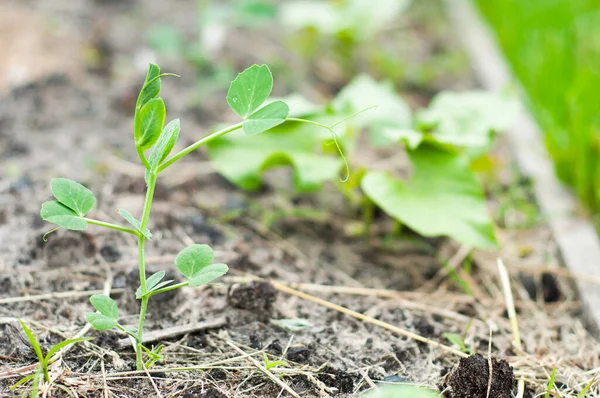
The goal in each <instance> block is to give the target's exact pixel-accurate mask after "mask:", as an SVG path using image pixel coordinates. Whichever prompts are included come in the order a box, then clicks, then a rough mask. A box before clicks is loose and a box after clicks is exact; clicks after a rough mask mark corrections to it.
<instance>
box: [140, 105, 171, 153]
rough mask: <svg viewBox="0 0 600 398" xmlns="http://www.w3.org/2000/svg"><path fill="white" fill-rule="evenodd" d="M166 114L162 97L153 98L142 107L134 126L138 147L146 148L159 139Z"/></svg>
mask: <svg viewBox="0 0 600 398" xmlns="http://www.w3.org/2000/svg"><path fill="white" fill-rule="evenodd" d="M166 115H167V109H166V108H165V102H164V101H163V99H162V98H153V99H151V100H149V101H148V102H147V103H146V104H145V105H144V106H143V107H142V109H140V111H139V112H138V113H137V114H136V116H135V121H134V127H133V128H134V135H135V145H136V146H137V147H139V148H141V149H143V150H146V149H148V148H150V147H151V146H152V145H154V144H155V143H156V141H158V138H159V137H160V133H161V132H162V129H163V125H164V124H165V117H166Z"/></svg>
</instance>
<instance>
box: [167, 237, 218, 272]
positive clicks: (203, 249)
mask: <svg viewBox="0 0 600 398" xmlns="http://www.w3.org/2000/svg"><path fill="white" fill-rule="evenodd" d="M213 258H214V254H213V250H212V249H211V248H210V246H208V245H198V244H195V245H191V246H188V247H186V248H185V249H183V250H182V251H180V252H179V254H178V255H177V257H175V266H176V267H177V269H178V270H179V272H181V273H182V274H183V276H185V277H186V278H187V279H192V278H193V277H195V276H196V275H197V274H198V273H199V272H200V271H202V269H203V268H205V267H207V266H209V265H210V263H211V262H212V260H213Z"/></svg>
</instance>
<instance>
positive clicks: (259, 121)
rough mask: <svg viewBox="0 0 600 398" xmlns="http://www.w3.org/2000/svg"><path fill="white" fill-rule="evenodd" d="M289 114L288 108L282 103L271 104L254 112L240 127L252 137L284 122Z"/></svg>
mask: <svg viewBox="0 0 600 398" xmlns="http://www.w3.org/2000/svg"><path fill="white" fill-rule="evenodd" d="M289 112H290V108H288V106H287V105H286V104H285V102H283V101H275V102H271V103H270V104H269V105H266V106H264V107H262V108H260V109H259V110H257V111H256V112H254V113H253V114H252V115H250V117H248V119H246V121H244V124H243V125H242V127H243V128H244V132H245V133H246V134H248V135H254V134H258V133H262V132H263V131H267V130H269V129H271V128H273V127H275V126H278V125H280V124H281V123H283V122H285V118H286V117H287V115H288V113H289Z"/></svg>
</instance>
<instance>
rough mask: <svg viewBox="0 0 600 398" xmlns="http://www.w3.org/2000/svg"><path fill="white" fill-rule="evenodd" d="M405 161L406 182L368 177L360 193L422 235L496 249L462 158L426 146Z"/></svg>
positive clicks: (482, 202)
mask: <svg viewBox="0 0 600 398" xmlns="http://www.w3.org/2000/svg"><path fill="white" fill-rule="evenodd" d="M409 157H410V159H411V161H412V165H413V175H412V178H411V179H410V181H408V182H403V181H400V180H398V179H396V178H394V177H392V176H390V175H388V174H386V173H383V172H378V171H371V172H368V173H367V174H366V175H365V177H364V178H363V180H362V183H361V187H362V189H363V191H364V193H365V194H366V195H367V196H368V197H369V198H370V199H371V200H372V201H373V202H375V203H376V204H377V205H378V206H379V207H381V209H383V211H385V212H386V213H387V214H389V215H390V216H392V217H394V218H396V219H397V220H399V221H400V222H402V223H404V224H406V225H407V226H409V227H410V228H412V229H413V230H415V231H416V232H418V233H420V234H421V235H424V236H441V235H445V236H450V237H452V238H454V239H456V240H457V241H459V242H461V243H464V244H467V245H471V246H473V247H476V248H481V249H492V248H496V247H497V242H496V238H495V235H494V226H493V223H492V220H491V218H490V216H489V214H488V211H487V208H486V202H485V197H484V194H483V189H482V188H481V185H480V183H479V181H478V180H477V176H476V175H475V174H474V173H473V172H472V171H471V170H470V169H469V166H468V160H467V159H466V157H465V156H461V155H460V154H456V153H449V152H445V151H443V150H441V149H437V148H435V147H432V146H424V145H422V146H420V147H419V149H417V150H416V151H413V152H409Z"/></svg>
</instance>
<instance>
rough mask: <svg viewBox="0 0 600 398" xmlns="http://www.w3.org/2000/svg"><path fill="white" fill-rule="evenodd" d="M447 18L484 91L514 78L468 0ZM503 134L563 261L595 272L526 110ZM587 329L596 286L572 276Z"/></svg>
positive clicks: (594, 246)
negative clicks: (527, 178) (530, 182)
mask: <svg viewBox="0 0 600 398" xmlns="http://www.w3.org/2000/svg"><path fill="white" fill-rule="evenodd" d="M447 9H448V13H449V16H450V19H451V21H452V23H453V25H454V28H455V30H456V31H457V32H458V35H459V37H460V39H461V40H462V42H463V45H464V47H465V49H466V51H467V53H468V55H469V57H470V59H471V62H472V65H473V68H474V71H475V74H476V76H477V78H478V80H479V82H480V83H481V84H482V86H483V87H484V88H486V89H488V90H492V91H499V90H501V89H502V88H505V87H506V86H507V85H509V84H510V83H512V82H514V79H513V78H512V77H511V73H510V72H509V69H508V67H507V65H506V63H505V61H504V58H503V57H502V55H501V53H500V50H499V48H498V47H497V46H496V43H495V41H494V39H493V36H492V34H491V32H490V31H489V29H488V27H487V26H486V25H485V24H484V23H483V21H482V19H481V18H480V16H479V14H478V12H477V11H476V10H475V9H474V8H473V5H472V4H471V2H470V0H447ZM515 126H516V127H515V128H513V129H511V130H510V131H508V132H507V135H508V141H509V144H510V146H511V149H512V152H513V154H514V156H515V158H516V161H517V164H518V166H519V168H520V169H521V172H522V173H523V175H524V176H526V177H529V178H531V179H532V182H533V189H534V193H535V196H536V198H537V201H538V205H539V207H540V210H541V212H542V214H543V215H544V216H545V218H546V219H547V222H548V225H549V226H550V229H551V231H552V234H553V236H554V239H555V240H556V243H557V245H558V248H559V250H560V254H561V257H562V260H563V263H564V265H565V266H566V267H567V268H568V269H569V271H571V272H572V273H574V274H578V275H593V276H596V277H598V276H600V240H599V239H598V235H597V234H596V230H595V229H594V227H593V225H592V224H591V222H590V221H589V220H587V219H584V218H581V217H577V216H575V214H577V208H578V203H577V200H576V198H575V197H574V196H573V195H572V194H571V192H569V191H568V190H567V189H566V188H565V187H564V186H563V185H562V184H561V183H560V182H559V181H558V179H557V177H556V176H555V173H554V168H553V164H552V162H551V160H550V158H549V157H548V152H547V151H546V149H545V147H544V145H543V141H542V135H541V133H540V131H539V129H538V127H537V124H536V123H535V121H534V120H533V118H532V117H531V115H530V114H529V113H528V112H524V113H523V114H522V115H521V116H520V117H519V119H518V121H517V122H516V124H515ZM575 284H576V286H577V289H578V290H579V294H580V299H581V301H582V303H583V307H584V312H585V318H584V320H585V321H586V322H587V324H588V327H589V328H590V331H591V332H592V333H594V334H595V335H596V336H598V335H599V331H600V286H597V285H594V284H591V283H587V282H585V281H584V280H582V279H579V278H578V279H576V280H575Z"/></svg>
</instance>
